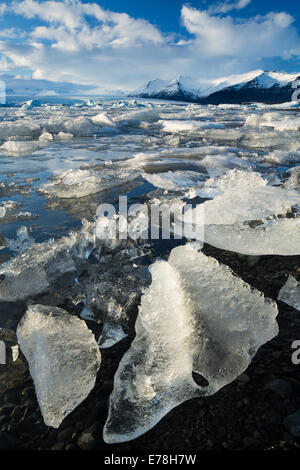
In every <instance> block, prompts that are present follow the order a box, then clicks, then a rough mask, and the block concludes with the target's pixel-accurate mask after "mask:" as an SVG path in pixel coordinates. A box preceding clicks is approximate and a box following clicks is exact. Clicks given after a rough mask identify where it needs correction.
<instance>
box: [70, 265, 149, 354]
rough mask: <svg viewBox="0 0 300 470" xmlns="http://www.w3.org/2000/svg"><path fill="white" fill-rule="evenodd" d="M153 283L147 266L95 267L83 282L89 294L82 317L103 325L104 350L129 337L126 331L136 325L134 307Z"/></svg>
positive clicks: (84, 289)
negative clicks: (134, 323)
mask: <svg viewBox="0 0 300 470" xmlns="http://www.w3.org/2000/svg"><path fill="white" fill-rule="evenodd" d="M150 280H151V277H150V273H149V270H148V268H147V267H145V266H138V265H133V264H131V263H127V264H123V263H122V264H120V263H118V264H116V263H115V264H110V265H107V264H99V265H97V266H96V265H94V266H91V267H90V268H89V270H88V273H87V276H85V277H84V278H83V279H82V280H81V279H79V282H80V284H81V285H82V288H83V292H84V294H85V309H84V310H83V312H82V313H81V315H80V316H81V318H84V319H86V320H93V321H95V322H97V323H103V330H102V333H101V335H100V338H99V345H100V347H101V348H108V347H110V346H113V345H114V344H115V343H117V342H118V341H120V340H121V339H123V338H124V337H125V336H127V334H126V333H125V332H124V331H126V330H127V328H128V325H130V324H133V321H134V318H132V315H133V314H134V312H133V310H134V307H136V308H137V305H138V303H139V301H140V298H141V295H142V291H143V289H144V288H145V287H146V286H147V285H149V284H150Z"/></svg>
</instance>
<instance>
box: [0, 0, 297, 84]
mask: <svg viewBox="0 0 300 470" xmlns="http://www.w3.org/2000/svg"><path fill="white" fill-rule="evenodd" d="M0 1H1V0H0ZM299 24H300V4H299V2H296V1H295V0H269V1H268V0H267V1H264V2H261V0H226V1H225V2H222V1H221V2H216V1H209V0H208V1H200V0H195V1H189V2H188V3H186V2H183V1H180V0H99V1H94V2H92V1H85V0H58V1H38V0H21V1H20V0H18V1H6V2H5V3H0V72H2V73H9V74H18V75H23V76H32V77H33V78H43V79H48V80H55V81H69V82H75V83H82V84H91V85H96V86H97V88H99V89H103V90H116V89H127V90H128V89H129V90H130V89H133V88H135V87H137V86H139V85H141V84H142V83H143V82H145V81H147V80H150V79H154V78H163V79H172V78H175V77H177V76H179V75H185V76H191V77H200V78H212V77H214V78H215V77H221V76H226V75H230V74H232V73H242V72H247V71H249V70H252V69H266V70H279V71H287V72H300V60H299V59H300V31H299V27H298V25H299Z"/></svg>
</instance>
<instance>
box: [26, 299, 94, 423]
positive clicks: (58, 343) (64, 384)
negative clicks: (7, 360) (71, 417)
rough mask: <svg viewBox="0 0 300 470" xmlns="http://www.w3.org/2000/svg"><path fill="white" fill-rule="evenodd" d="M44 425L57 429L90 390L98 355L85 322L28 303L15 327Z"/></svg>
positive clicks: (65, 313) (53, 308) (51, 308)
mask: <svg viewBox="0 0 300 470" xmlns="http://www.w3.org/2000/svg"><path fill="white" fill-rule="evenodd" d="M17 337H18V341H19V344H20V348H21V350H22V352H23V353H24V355H25V357H26V359H27V361H28V364H29V370H30V374H31V376H32V378H33V381H34V386H35V392H36V396H37V400H38V403H39V406H40V409H41V412H42V415H43V418H44V422H45V424H46V425H47V426H52V427H54V428H58V427H59V425H60V424H61V422H62V421H63V419H64V418H65V417H66V416H67V415H68V414H70V413H71V412H72V411H73V410H74V409H75V408H76V407H77V406H78V405H79V404H80V403H81V402H82V401H83V400H84V399H85V398H86V397H87V396H88V394H89V393H90V391H91V390H92V388H93V387H94V385H95V382H96V376H97V372H98V370H99V368H100V364H101V354H100V351H99V348H98V345H97V342H96V340H95V337H94V335H93V334H92V332H91V331H90V330H89V329H88V328H87V326H86V324H85V322H84V321H83V320H80V319H79V318H77V317H76V316H73V315H69V314H68V313H67V312H66V311H65V310H62V309H60V308H57V307H50V306H45V305H30V306H29V307H28V309H27V311H26V313H25V315H24V317H23V318H22V319H21V321H20V323H19V325H18V328H17Z"/></svg>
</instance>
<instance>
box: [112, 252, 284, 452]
mask: <svg viewBox="0 0 300 470" xmlns="http://www.w3.org/2000/svg"><path fill="white" fill-rule="evenodd" d="M150 271H151V274H152V284H151V285H150V287H149V288H148V289H146V291H145V293H144V295H143V296H142V300H141V306H140V309H139V315H138V318H137V321H136V325H135V329H136V337H135V339H134V341H133V342H132V344H131V347H130V349H129V350H128V351H127V352H126V353H125V355H124V356H123V358H122V359H121V362H120V364H119V368H118V370H117V372H116V374H115V379H114V389H113V392H112V394H111V396H110V408H109V415H108V418H107V422H106V424H105V427H104V432H103V437H104V441H105V442H107V443H118V442H124V441H128V440H131V439H134V438H137V437H138V436H140V435H141V434H143V433H145V432H147V431H148V430H149V429H151V428H152V427H153V426H155V425H156V424H157V423H158V422H159V421H160V420H161V419H162V417H163V416H165V415H166V414H167V413H168V412H169V411H170V410H171V409H173V408H174V407H176V406H178V405H179V404H181V403H183V402H184V401H186V400H189V399H190V398H194V397H197V396H202V397H203V396H209V395H212V394H214V393H216V392H217V391H218V390H220V389H221V388H222V387H224V386H225V385H226V384H228V383H230V382H232V381H233V380H234V379H235V378H236V377H238V376H239V375H240V374H241V373H242V372H243V371H244V370H245V369H246V368H247V367H248V365H249V363H250V362H251V360H252V358H253V356H254V355H255V353H256V351H257V350H258V348H259V347H260V346H262V345H263V344H264V343H266V342H267V341H269V340H270V339H272V338H273V337H274V336H276V335H277V333H278V325H277V322H276V316H277V313H278V310H277V306H276V303H275V302H274V301H272V300H268V299H265V298H264V296H263V294H262V293H261V292H259V291H257V290H255V289H252V288H251V287H250V286H249V285H248V284H246V283H244V282H243V281H242V280H241V279H240V278H238V277H237V276H236V275H234V273H233V272H232V271H231V270H230V269H229V268H228V267H226V266H224V265H221V264H219V263H218V261H216V260H215V259H213V258H210V257H207V256H205V255H204V254H203V253H201V252H199V251H198V244H197V243H192V244H188V245H185V246H180V247H177V248H174V249H173V250H172V251H171V254H170V257H169V260H168V261H167V262H166V261H157V262H156V263H154V264H153V265H152V266H151V267H150ZM197 382H198V384H197Z"/></svg>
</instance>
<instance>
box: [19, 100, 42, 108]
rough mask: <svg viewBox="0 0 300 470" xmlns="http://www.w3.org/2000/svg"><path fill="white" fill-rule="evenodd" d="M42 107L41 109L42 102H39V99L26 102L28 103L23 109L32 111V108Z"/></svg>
mask: <svg viewBox="0 0 300 470" xmlns="http://www.w3.org/2000/svg"><path fill="white" fill-rule="evenodd" d="M40 107H41V102H40V100H37V99H35V100H29V101H26V103H24V104H23V105H22V108H23V109H32V108H40Z"/></svg>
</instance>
